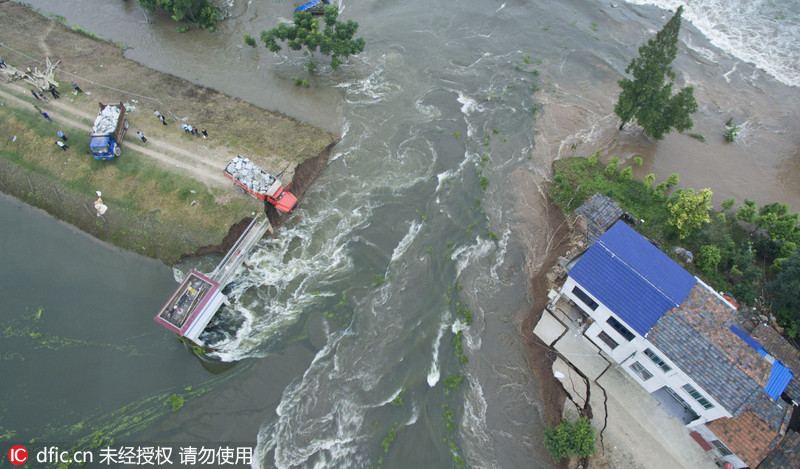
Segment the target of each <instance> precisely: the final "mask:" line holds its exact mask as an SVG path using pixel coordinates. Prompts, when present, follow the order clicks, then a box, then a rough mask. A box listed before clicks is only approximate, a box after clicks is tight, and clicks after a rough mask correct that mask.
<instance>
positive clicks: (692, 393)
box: [683, 383, 714, 409]
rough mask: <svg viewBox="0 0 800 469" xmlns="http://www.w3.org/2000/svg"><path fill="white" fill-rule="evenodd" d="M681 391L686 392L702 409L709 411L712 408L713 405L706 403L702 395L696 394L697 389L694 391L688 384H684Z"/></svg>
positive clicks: (706, 400)
mask: <svg viewBox="0 0 800 469" xmlns="http://www.w3.org/2000/svg"><path fill="white" fill-rule="evenodd" d="M683 390H684V391H686V392H688V393H689V395H690V396H692V397H693V398H694V400H696V401H697V402H699V403H700V405H701V406H703V408H705V409H711V408H713V407H714V404H712V403H710V402H708V399H706V398H705V397H703V395H702V394H700V393H699V392H697V389H695V388H694V387H693V386H692V385H691V384H688V383H687V384H684V385H683Z"/></svg>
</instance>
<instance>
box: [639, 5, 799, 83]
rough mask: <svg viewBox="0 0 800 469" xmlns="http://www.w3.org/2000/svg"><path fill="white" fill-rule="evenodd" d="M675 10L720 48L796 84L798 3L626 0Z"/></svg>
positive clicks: (784, 80) (797, 72)
mask: <svg viewBox="0 0 800 469" xmlns="http://www.w3.org/2000/svg"><path fill="white" fill-rule="evenodd" d="M627 1H628V2H629V3H633V4H637V5H655V6H657V7H659V8H664V9H667V10H670V11H675V10H676V9H677V8H678V7H679V6H680V5H684V13H683V18H684V19H686V20H689V21H691V22H692V24H693V25H694V26H696V27H697V29H699V30H700V31H701V32H702V33H703V34H705V35H706V36H707V37H708V38H709V39H710V40H711V42H712V43H713V44H714V45H715V46H717V47H719V48H720V49H722V50H723V51H725V52H727V53H729V54H731V55H733V56H734V57H737V58H739V59H742V60H744V61H746V62H752V63H754V64H755V65H756V66H758V67H759V68H761V69H762V70H764V71H766V72H767V73H769V74H770V75H772V76H773V77H775V78H777V79H778V80H780V81H781V82H783V83H785V84H787V85H791V86H800V67H798V64H800V40H799V39H798V38H800V2H798V1H796V0H790V1H773V0H627Z"/></svg>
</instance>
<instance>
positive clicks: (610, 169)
mask: <svg viewBox="0 0 800 469" xmlns="http://www.w3.org/2000/svg"><path fill="white" fill-rule="evenodd" d="M618 165H619V158H617V157H616V156H615V157H613V158H611V160H610V161H609V162H608V166H606V169H605V173H606V177H608V178H613V177H614V176H616V174H617V166H618Z"/></svg>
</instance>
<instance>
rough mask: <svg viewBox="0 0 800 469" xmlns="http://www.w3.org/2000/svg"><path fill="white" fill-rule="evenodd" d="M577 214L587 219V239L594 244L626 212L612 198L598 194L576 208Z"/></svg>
mask: <svg viewBox="0 0 800 469" xmlns="http://www.w3.org/2000/svg"><path fill="white" fill-rule="evenodd" d="M575 213H576V214H578V215H580V216H582V217H583V218H584V219H586V237H587V238H588V240H589V244H592V243H594V242H595V241H597V239H598V238H599V237H600V236H602V234H603V233H605V232H606V230H607V229H608V227H609V226H611V225H613V224H614V222H615V221H617V220H618V219H619V217H621V216H622V214H623V213H625V212H624V211H623V210H622V209H621V208H620V206H619V205H617V203H616V202H614V200H613V199H611V198H610V197H607V196H605V195H603V194H600V193H596V194H593V195H592V196H591V197H589V198H588V199H586V202H584V203H583V205H581V206H580V207H578V208H576V209H575Z"/></svg>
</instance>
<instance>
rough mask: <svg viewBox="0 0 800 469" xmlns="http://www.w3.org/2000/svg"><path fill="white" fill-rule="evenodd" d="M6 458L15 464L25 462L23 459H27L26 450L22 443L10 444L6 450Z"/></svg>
mask: <svg viewBox="0 0 800 469" xmlns="http://www.w3.org/2000/svg"><path fill="white" fill-rule="evenodd" d="M8 460H9V461H11V464H13V465H15V466H20V465H22V464H25V461H27V460H28V450H27V449H25V447H24V446H22V445H16V446H12V447H11V449H9V450H8Z"/></svg>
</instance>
